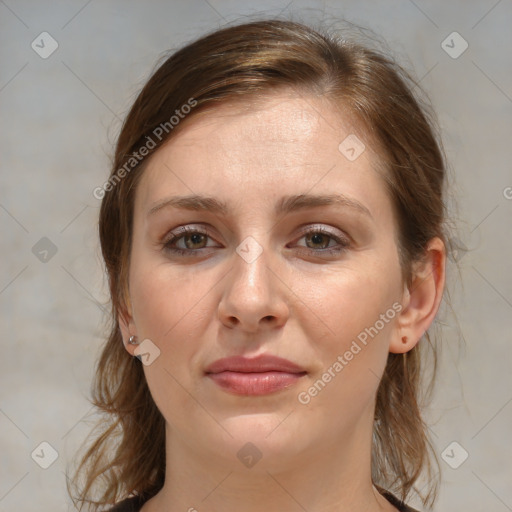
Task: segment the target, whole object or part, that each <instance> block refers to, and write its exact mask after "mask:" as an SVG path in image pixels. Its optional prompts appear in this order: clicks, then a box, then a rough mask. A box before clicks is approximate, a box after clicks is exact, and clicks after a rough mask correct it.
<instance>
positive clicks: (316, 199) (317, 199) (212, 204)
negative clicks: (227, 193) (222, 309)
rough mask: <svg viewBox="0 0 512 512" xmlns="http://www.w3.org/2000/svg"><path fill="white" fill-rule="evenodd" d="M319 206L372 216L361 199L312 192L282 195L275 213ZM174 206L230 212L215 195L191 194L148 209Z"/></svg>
mask: <svg viewBox="0 0 512 512" xmlns="http://www.w3.org/2000/svg"><path fill="white" fill-rule="evenodd" d="M319 206H342V207H345V208H350V209H353V210H356V211H357V212H359V213H362V214H364V215H367V216H368V217H370V218H372V219H373V217H372V214H371V213H370V210H368V208H367V207H366V206H364V205H363V204H361V203H360V202H359V201H356V200H355V199H352V198H350V197H347V196H344V195H342V194H330V195H311V194H298V195H289V196H284V197H282V198H281V199H280V200H279V201H278V202H277V203H276V205H275V208H274V214H275V215H276V216H278V215H282V214H285V213H291V212H295V211H299V210H305V209H307V208H315V207H319ZM168 207H174V208H180V209H184V210H191V211H208V212H212V213H217V214H221V215H227V214H228V213H229V207H228V205H227V204H226V203H225V202H223V201H220V200H218V199H216V198H214V197H208V196H201V195H197V194H191V195H188V196H174V197H169V198H167V199H164V200H162V201H159V202H158V203H156V204H155V205H154V206H153V207H152V208H150V209H149V211H148V216H151V215H154V214H155V213H157V212H158V211H160V210H162V209H163V208H168Z"/></svg>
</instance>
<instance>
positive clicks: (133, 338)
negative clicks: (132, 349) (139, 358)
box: [128, 336, 140, 345]
mask: <svg viewBox="0 0 512 512" xmlns="http://www.w3.org/2000/svg"><path fill="white" fill-rule="evenodd" d="M128 343H129V344H130V345H138V344H139V343H140V342H139V341H137V336H130V339H129V340H128Z"/></svg>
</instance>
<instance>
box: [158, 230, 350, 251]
mask: <svg viewBox="0 0 512 512" xmlns="http://www.w3.org/2000/svg"><path fill="white" fill-rule="evenodd" d="M318 233H319V234H322V235H325V236H328V237H329V238H331V239H333V240H334V241H335V242H337V243H338V244H339V246H338V247H337V248H330V249H327V248H326V249H318V250H316V249H310V248H307V247H306V248H304V249H305V250H306V252H310V253H320V254H330V255H335V254H340V253H342V252H343V251H345V250H346V249H347V248H348V247H349V246H350V242H349V241H348V239H346V238H344V237H339V236H336V235H334V234H333V233H331V232H330V231H328V230H326V229H325V228H322V227H314V228H311V229H309V230H307V231H304V232H303V233H302V235H301V237H300V238H299V240H300V239H301V238H304V237H305V236H307V235H311V234H318ZM194 234H198V235H206V236H207V237H209V238H212V236H211V234H210V233H209V232H208V230H207V229H206V228H203V229H198V228H191V227H189V226H184V227H181V228H179V231H178V232H174V233H172V234H171V236H170V238H168V239H167V240H166V241H164V244H163V245H164V250H165V251H168V252H171V253H173V254H175V255H178V256H192V257H195V256H198V255H197V254H194V253H198V252H200V251H201V250H202V249H208V247H201V248H199V249H180V248H177V247H172V244H174V243H176V242H177V241H178V240H180V239H181V238H183V237H184V236H187V235H189V236H190V235H194Z"/></svg>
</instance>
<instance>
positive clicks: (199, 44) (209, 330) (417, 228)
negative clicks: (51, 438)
mask: <svg viewBox="0 0 512 512" xmlns="http://www.w3.org/2000/svg"><path fill="white" fill-rule="evenodd" d="M413 87H414V83H413V81H412V80H411V79H410V77H409V76H408V75H407V73H406V72H405V71H403V70H402V69H401V68H400V67H399V66H398V65H397V64H395V63H394V62H392V60H391V59H389V58H388V57H386V56H384V55H382V54H380V53H379V52H376V51H373V50H371V49H369V48H366V47H365V46H362V45H360V44H357V43H355V42H350V41H345V40H340V39H339V38H336V37H335V36H330V35H326V34H325V35H322V34H320V33H319V32H317V31H315V30H313V29H311V28H308V27H306V26H304V25H302V24H297V23H294V22H290V21H280V20H267V21H259V22H253V23H248V24H243V25H238V26H234V27H229V28H225V29H222V30H219V31H217V32H214V33H212V34H210V35H207V36H205V37H203V38H201V39H199V40H198V41H196V42H194V43H192V44H189V45H188V46H186V47H184V48H183V49H181V50H179V51H178V52H176V53H175V54H174V55H172V56H171V57H170V58H169V59H168V60H167V61H166V62H164V63H163V64H162V65H161V66H160V67H159V68H158V70H157V71H156V72H155V73H154V74H153V76H152V77H151V78H150V80H149V81H148V82H147V84H146V85H145V87H144V88H143V90H142V91H141V93H140V94H139V96H138V98H137V99H136V101H135V103H134V105H133V107H132V109H131V110H130V112H129V114H128V116H127V118H126V120H125V123H124V125H123V128H122V130H121V134H120V136H119V139H118V143H117V147H116V153H115V159H114V164H113V167H112V172H111V176H110V178H109V180H108V181H107V182H106V183H105V184H104V185H103V186H102V187H98V189H96V191H95V196H96V197H100V198H102V204H101V212H100V221H99V228H100V241H101V247H102V252H103V257H104V259H105V263H106V269H107V273H108V277H109V285H110V292H111V299H112V329H111V332H110V336H109V339H108V342H107V344H106V345H105V348H104V350H103V353H102V356H101V359H100V361H99V366H98V369H97V376H96V387H95V391H96V393H95V396H94V402H95V404H96V405H97V406H98V407H99V408H100V409H101V410H102V411H104V412H105V413H107V420H106V423H102V425H101V426H102V427H103V431H102V434H101V435H100V436H99V437H98V438H97V440H96V441H95V443H94V444H93V445H92V446H91V447H90V449H89V451H88V452H87V453H86V454H85V456H84V458H83V460H82V464H81V467H80V468H79V472H80V471H85V478H86V480H85V483H84V485H83V486H82V489H81V491H80V493H79V496H78V501H79V502H80V503H81V504H82V505H83V504H85V503H89V504H90V505H91V507H90V509H91V510H99V509H100V508H99V507H101V506H105V505H110V506H112V504H115V503H117V505H116V506H114V508H111V509H110V510H112V511H128V510H133V511H135V510H141V511H142V512H163V511H166V512H175V511H178V510H188V511H190V512H192V511H195V510H197V511H199V512H202V511H218V510H222V511H225V512H228V511H231V510H244V511H245V512H252V511H261V510H267V511H273V510H276V511H277V510H279V511H282V510H286V511H295V510H297V511H299V510H307V511H320V510H321V511H325V512H331V511H332V512H334V511H337V512H341V511H343V512H345V511H347V512H348V511H350V512H359V511H361V512H362V511H366V512H373V511H377V510H379V511H383V510H385V511H396V510H401V511H407V510H409V511H410V510H413V509H411V508H409V507H408V506H407V505H406V504H405V501H406V499H408V497H409V495H410V493H411V491H412V490H413V489H414V486H415V484H416V483H418V479H419V477H420V475H422V474H423V475H426V478H427V485H426V486H425V487H424V490H426V492H424V493H423V494H422V498H423V504H424V506H428V505H430V504H432V503H433V501H434V497H435V492H436V480H435V478H433V476H432V475H433V474H434V470H433V469H432V468H431V465H430V454H429V450H430V445H429V441H428V437H427V435H426V427H425V425H424V423H423V421H422V418H421V414H420V409H419V397H420V396H421V389H420V386H419V378H420V359H421V357H420V353H423V346H424V345H425V343H428V342H429V338H428V333H427V330H428V329H429V328H430V327H431V325H432V322H433V321H434V318H435V316H436V313H437V311H438V308H439V305H440V302H441V299H442V295H443V289H444V282H445V260H446V249H445V240H446V235H445V232H444V203H443V197H444V194H443V188H444V175H445V163H444V158H443V154H442V150H441V145H440V143H439V142H438V140H437V137H436V135H435V131H434V128H433V126H434V124H433V121H432V120H431V116H430V114H428V113H427V110H428V108H427V107H425V106H424V105H421V104H420V102H419V100H418V99H416V98H415V96H414V95H413V92H412V90H413ZM97 489H99V490H97ZM102 510H103V509H102Z"/></svg>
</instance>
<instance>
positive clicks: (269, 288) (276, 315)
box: [218, 249, 292, 333]
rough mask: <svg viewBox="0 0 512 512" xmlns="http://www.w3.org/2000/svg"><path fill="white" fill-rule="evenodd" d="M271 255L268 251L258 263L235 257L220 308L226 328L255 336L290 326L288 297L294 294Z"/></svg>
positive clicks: (221, 318) (259, 257) (255, 260)
mask: <svg viewBox="0 0 512 512" xmlns="http://www.w3.org/2000/svg"><path fill="white" fill-rule="evenodd" d="M269 251H270V249H264V250H263V251H262V252H261V254H259V255H258V256H257V257H256V258H255V259H254V260H251V259H244V258H243V257H242V256H240V255H239V254H238V253H235V254H234V256H233V258H234V260H235V261H234V263H233V266H232V268H231V271H230V272H228V274H227V275H226V276H225V281H224V283H225V288H224V293H223V295H222V298H221V301H220V303H219V307H218V314H219V318H220V320H221V322H222V323H223V324H224V325H226V327H229V328H238V329H240V330H242V331H244V332H248V333H255V332H258V331H261V330H269V329H275V328H279V327H281V326H283V325H284V324H285V323H286V321H287V319H288V316H289V307H288V304H287V297H289V296H290V294H291V293H292V292H291V290H290V289H289V288H288V286H287V285H286V284H285V283H284V282H283V281H282V280H281V279H280V276H279V274H280V272H279V270H278V269H277V268H276V266H277V263H276V261H275V258H271V257H269ZM271 260H272V261H271ZM271 266H272V267H274V268H271ZM281 274H282V272H281Z"/></svg>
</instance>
